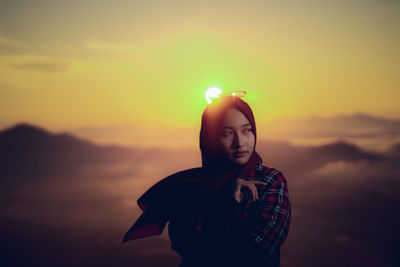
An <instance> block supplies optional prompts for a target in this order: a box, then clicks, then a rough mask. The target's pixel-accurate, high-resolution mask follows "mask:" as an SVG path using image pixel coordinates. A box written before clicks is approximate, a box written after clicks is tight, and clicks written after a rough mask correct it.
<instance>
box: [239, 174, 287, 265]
mask: <svg viewBox="0 0 400 267" xmlns="http://www.w3.org/2000/svg"><path fill="white" fill-rule="evenodd" d="M256 179H257V180H261V181H263V182H265V183H266V185H258V186H257V188H258V192H259V201H256V202H254V203H253V204H252V205H251V206H250V207H249V209H246V210H245V211H244V214H243V215H244V217H243V218H244V219H243V222H242V226H243V230H244V234H245V239H247V241H248V242H249V246H250V247H251V248H252V250H253V251H254V252H255V253H256V255H258V256H259V257H261V258H262V259H263V261H265V262H271V263H274V262H279V260H280V246H281V245H282V244H283V242H284V241H285V240H286V237H287V234H288V231H289V225H290V219H291V204H290V201H289V194H288V187H287V181H286V178H285V176H284V175H283V173H282V172H280V171H279V170H277V169H273V168H267V169H265V170H264V172H263V175H262V176H261V177H257V178H256Z"/></svg>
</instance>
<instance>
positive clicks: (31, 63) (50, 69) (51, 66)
mask: <svg viewBox="0 0 400 267" xmlns="http://www.w3.org/2000/svg"><path fill="white" fill-rule="evenodd" d="M0 60H1V61H2V63H3V65H6V66H8V67H11V68H14V69H20V70H33V71H39V72H45V73H58V72H65V71H67V70H68V69H69V63H68V61H67V60H63V59H57V58H52V57H47V56H38V55H34V54H17V55H6V56H1V57H0Z"/></svg>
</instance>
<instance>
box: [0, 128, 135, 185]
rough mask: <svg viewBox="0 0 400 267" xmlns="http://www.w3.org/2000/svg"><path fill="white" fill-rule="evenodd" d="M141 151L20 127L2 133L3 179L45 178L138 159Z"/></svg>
mask: <svg viewBox="0 0 400 267" xmlns="http://www.w3.org/2000/svg"><path fill="white" fill-rule="evenodd" d="M137 152H138V149H132V148H126V147H121V146H98V145H95V144H93V143H92V142H90V141H89V140H84V139H81V138H77V137H75V136H73V135H71V134H69V133H59V134H53V133H50V132H49V131H47V130H45V129H43V128H40V127H38V126H34V125H30V124H18V125H15V126H14V127H10V128H8V129H4V130H3V131H1V132H0V177H1V178H2V180H10V179H30V178H32V179H43V178H44V177H47V176H52V175H53V176H57V175H59V174H61V173H68V172H70V171H75V170H77V169H79V168H80V167H83V166H87V165H97V164H112V163H115V162H121V161H126V160H132V159H135V158H137Z"/></svg>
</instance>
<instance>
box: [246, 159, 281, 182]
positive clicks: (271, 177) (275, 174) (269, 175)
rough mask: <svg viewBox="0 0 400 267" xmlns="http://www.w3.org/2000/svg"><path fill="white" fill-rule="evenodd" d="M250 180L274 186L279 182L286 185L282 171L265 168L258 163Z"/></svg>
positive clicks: (269, 167)
mask: <svg viewBox="0 0 400 267" xmlns="http://www.w3.org/2000/svg"><path fill="white" fill-rule="evenodd" d="M249 178H250V179H255V180H259V181H263V182H265V183H267V184H274V183H276V182H278V181H279V180H282V181H283V182H285V183H286V178H285V176H284V174H283V173H282V171H280V170H278V169H277V168H274V167H271V166H266V165H264V164H262V163H258V164H257V165H256V167H255V169H254V172H253V173H252V174H251V177H249Z"/></svg>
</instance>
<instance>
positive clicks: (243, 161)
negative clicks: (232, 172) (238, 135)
mask: <svg viewBox="0 0 400 267" xmlns="http://www.w3.org/2000/svg"><path fill="white" fill-rule="evenodd" d="M248 161H249V159H248V158H247V157H242V158H234V159H233V162H234V163H235V164H236V165H244V164H246V163H247V162H248Z"/></svg>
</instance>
